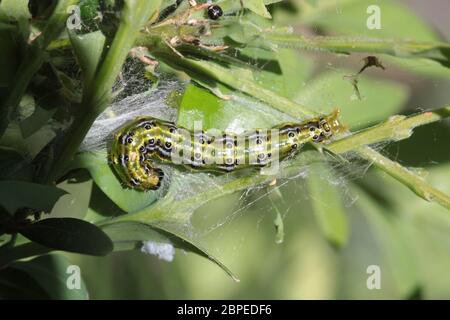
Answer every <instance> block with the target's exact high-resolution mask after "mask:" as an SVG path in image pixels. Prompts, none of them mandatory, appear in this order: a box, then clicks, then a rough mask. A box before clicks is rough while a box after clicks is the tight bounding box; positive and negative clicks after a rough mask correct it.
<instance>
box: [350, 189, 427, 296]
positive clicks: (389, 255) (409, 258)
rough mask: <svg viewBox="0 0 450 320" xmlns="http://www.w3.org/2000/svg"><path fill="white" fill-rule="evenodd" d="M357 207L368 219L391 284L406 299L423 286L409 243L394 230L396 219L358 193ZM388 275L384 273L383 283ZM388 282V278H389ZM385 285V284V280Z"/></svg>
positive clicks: (368, 198)
mask: <svg viewBox="0 0 450 320" xmlns="http://www.w3.org/2000/svg"><path fill="white" fill-rule="evenodd" d="M378 188H379V186H378ZM357 206H358V207H359V209H360V212H361V213H363V214H364V216H365V217H366V218H367V220H368V222H369V224H370V227H371V229H372V230H373V232H374V236H375V237H376V241H377V244H378V246H379V252H380V254H381V257H382V259H383V260H384V261H385V262H386V264H387V266H388V268H389V273H390V275H389V276H390V277H392V278H391V281H393V282H394V283H393V284H392V285H393V286H394V287H395V289H396V291H397V292H398V293H399V296H400V297H406V296H408V295H410V294H411V293H412V292H414V291H415V290H416V289H417V288H418V287H419V285H420V283H419V278H418V274H417V267H416V263H415V259H414V256H413V253H412V249H413V248H411V247H410V246H409V245H408V240H407V239H405V238H403V235H402V234H401V233H400V232H399V231H398V228H396V227H395V219H396V218H395V216H392V212H388V211H386V210H383V209H384V208H383V207H382V206H381V205H380V203H377V202H376V201H374V199H373V198H370V197H369V196H368V195H367V194H365V193H363V192H358V202H357ZM387 273H388V272H384V275H385V276H384V279H386V278H388V277H389V276H386V274H387ZM388 279H389V278H388ZM385 281H386V280H385Z"/></svg>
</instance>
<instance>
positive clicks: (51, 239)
mask: <svg viewBox="0 0 450 320" xmlns="http://www.w3.org/2000/svg"><path fill="white" fill-rule="evenodd" d="M19 232H20V233H21V234H22V235H24V236H25V237H27V238H28V239H30V240H32V241H35V242H37V243H39V244H42V245H44V246H47V247H50V248H53V249H57V250H65V251H70V252H77V253H82V254H89V255H94V256H103V255H106V254H108V253H109V252H111V251H112V249H113V245H112V242H111V239H109V237H108V236H107V235H106V234H105V233H104V232H103V231H102V230H101V229H99V228H98V227H97V226H95V225H93V224H91V223H89V222H86V221H84V220H80V219H75V218H49V219H44V220H41V221H38V222H35V223H33V224H30V225H27V226H24V227H22V228H20V229H19Z"/></svg>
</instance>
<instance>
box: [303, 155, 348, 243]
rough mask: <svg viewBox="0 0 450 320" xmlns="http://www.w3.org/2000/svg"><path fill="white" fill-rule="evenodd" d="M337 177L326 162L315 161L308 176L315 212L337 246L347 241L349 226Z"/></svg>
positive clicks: (324, 232) (328, 238)
mask: <svg viewBox="0 0 450 320" xmlns="http://www.w3.org/2000/svg"><path fill="white" fill-rule="evenodd" d="M333 179H336V177H335V176H334V174H333V171H332V170H331V169H330V168H329V167H328V165H327V164H326V163H314V164H312V165H311V170H310V171H309V176H308V187H309V188H308V190H309V196H310V199H311V202H312V207H313V211H314V214H315V216H316V219H317V222H318V224H319V228H320V230H321V232H322V233H323V235H324V236H325V238H326V239H327V240H328V241H330V242H331V243H332V244H333V245H335V246H337V247H339V248H340V247H343V246H345V244H346V243H347V240H348V234H349V230H348V229H349V228H348V221H347V214H346V210H345V208H344V205H343V203H342V199H341V195H340V193H339V188H338V186H337V185H333Z"/></svg>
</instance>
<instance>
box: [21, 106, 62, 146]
mask: <svg viewBox="0 0 450 320" xmlns="http://www.w3.org/2000/svg"><path fill="white" fill-rule="evenodd" d="M56 110H57V109H48V110H47V109H44V108H42V107H40V106H36V108H35V109H34V112H33V114H32V115H31V116H29V117H28V118H26V119H25V120H23V121H22V122H20V131H21V132H22V137H24V138H25V139H26V138H28V137H30V136H31V135H32V134H34V133H35V132H37V131H38V130H39V129H40V128H42V127H43V126H44V125H45V124H46V123H47V122H48V120H49V119H50V118H51V117H52V116H53V115H54V114H55V112H56Z"/></svg>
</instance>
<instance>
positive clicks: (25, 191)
mask: <svg viewBox="0 0 450 320" xmlns="http://www.w3.org/2000/svg"><path fill="white" fill-rule="evenodd" d="M65 194H66V192H65V191H64V190H61V189H59V188H56V187H52V186H47V185H41V184H37V183H30V182H22V181H0V205H2V206H3V207H4V208H5V209H6V210H7V211H8V212H9V213H10V214H14V213H15V212H16V210H17V209H19V208H24V207H26V208H32V209H37V210H42V211H44V212H50V210H51V209H52V208H53V206H54V205H55V203H56V201H58V199H59V198H60V197H61V196H63V195H65Z"/></svg>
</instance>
